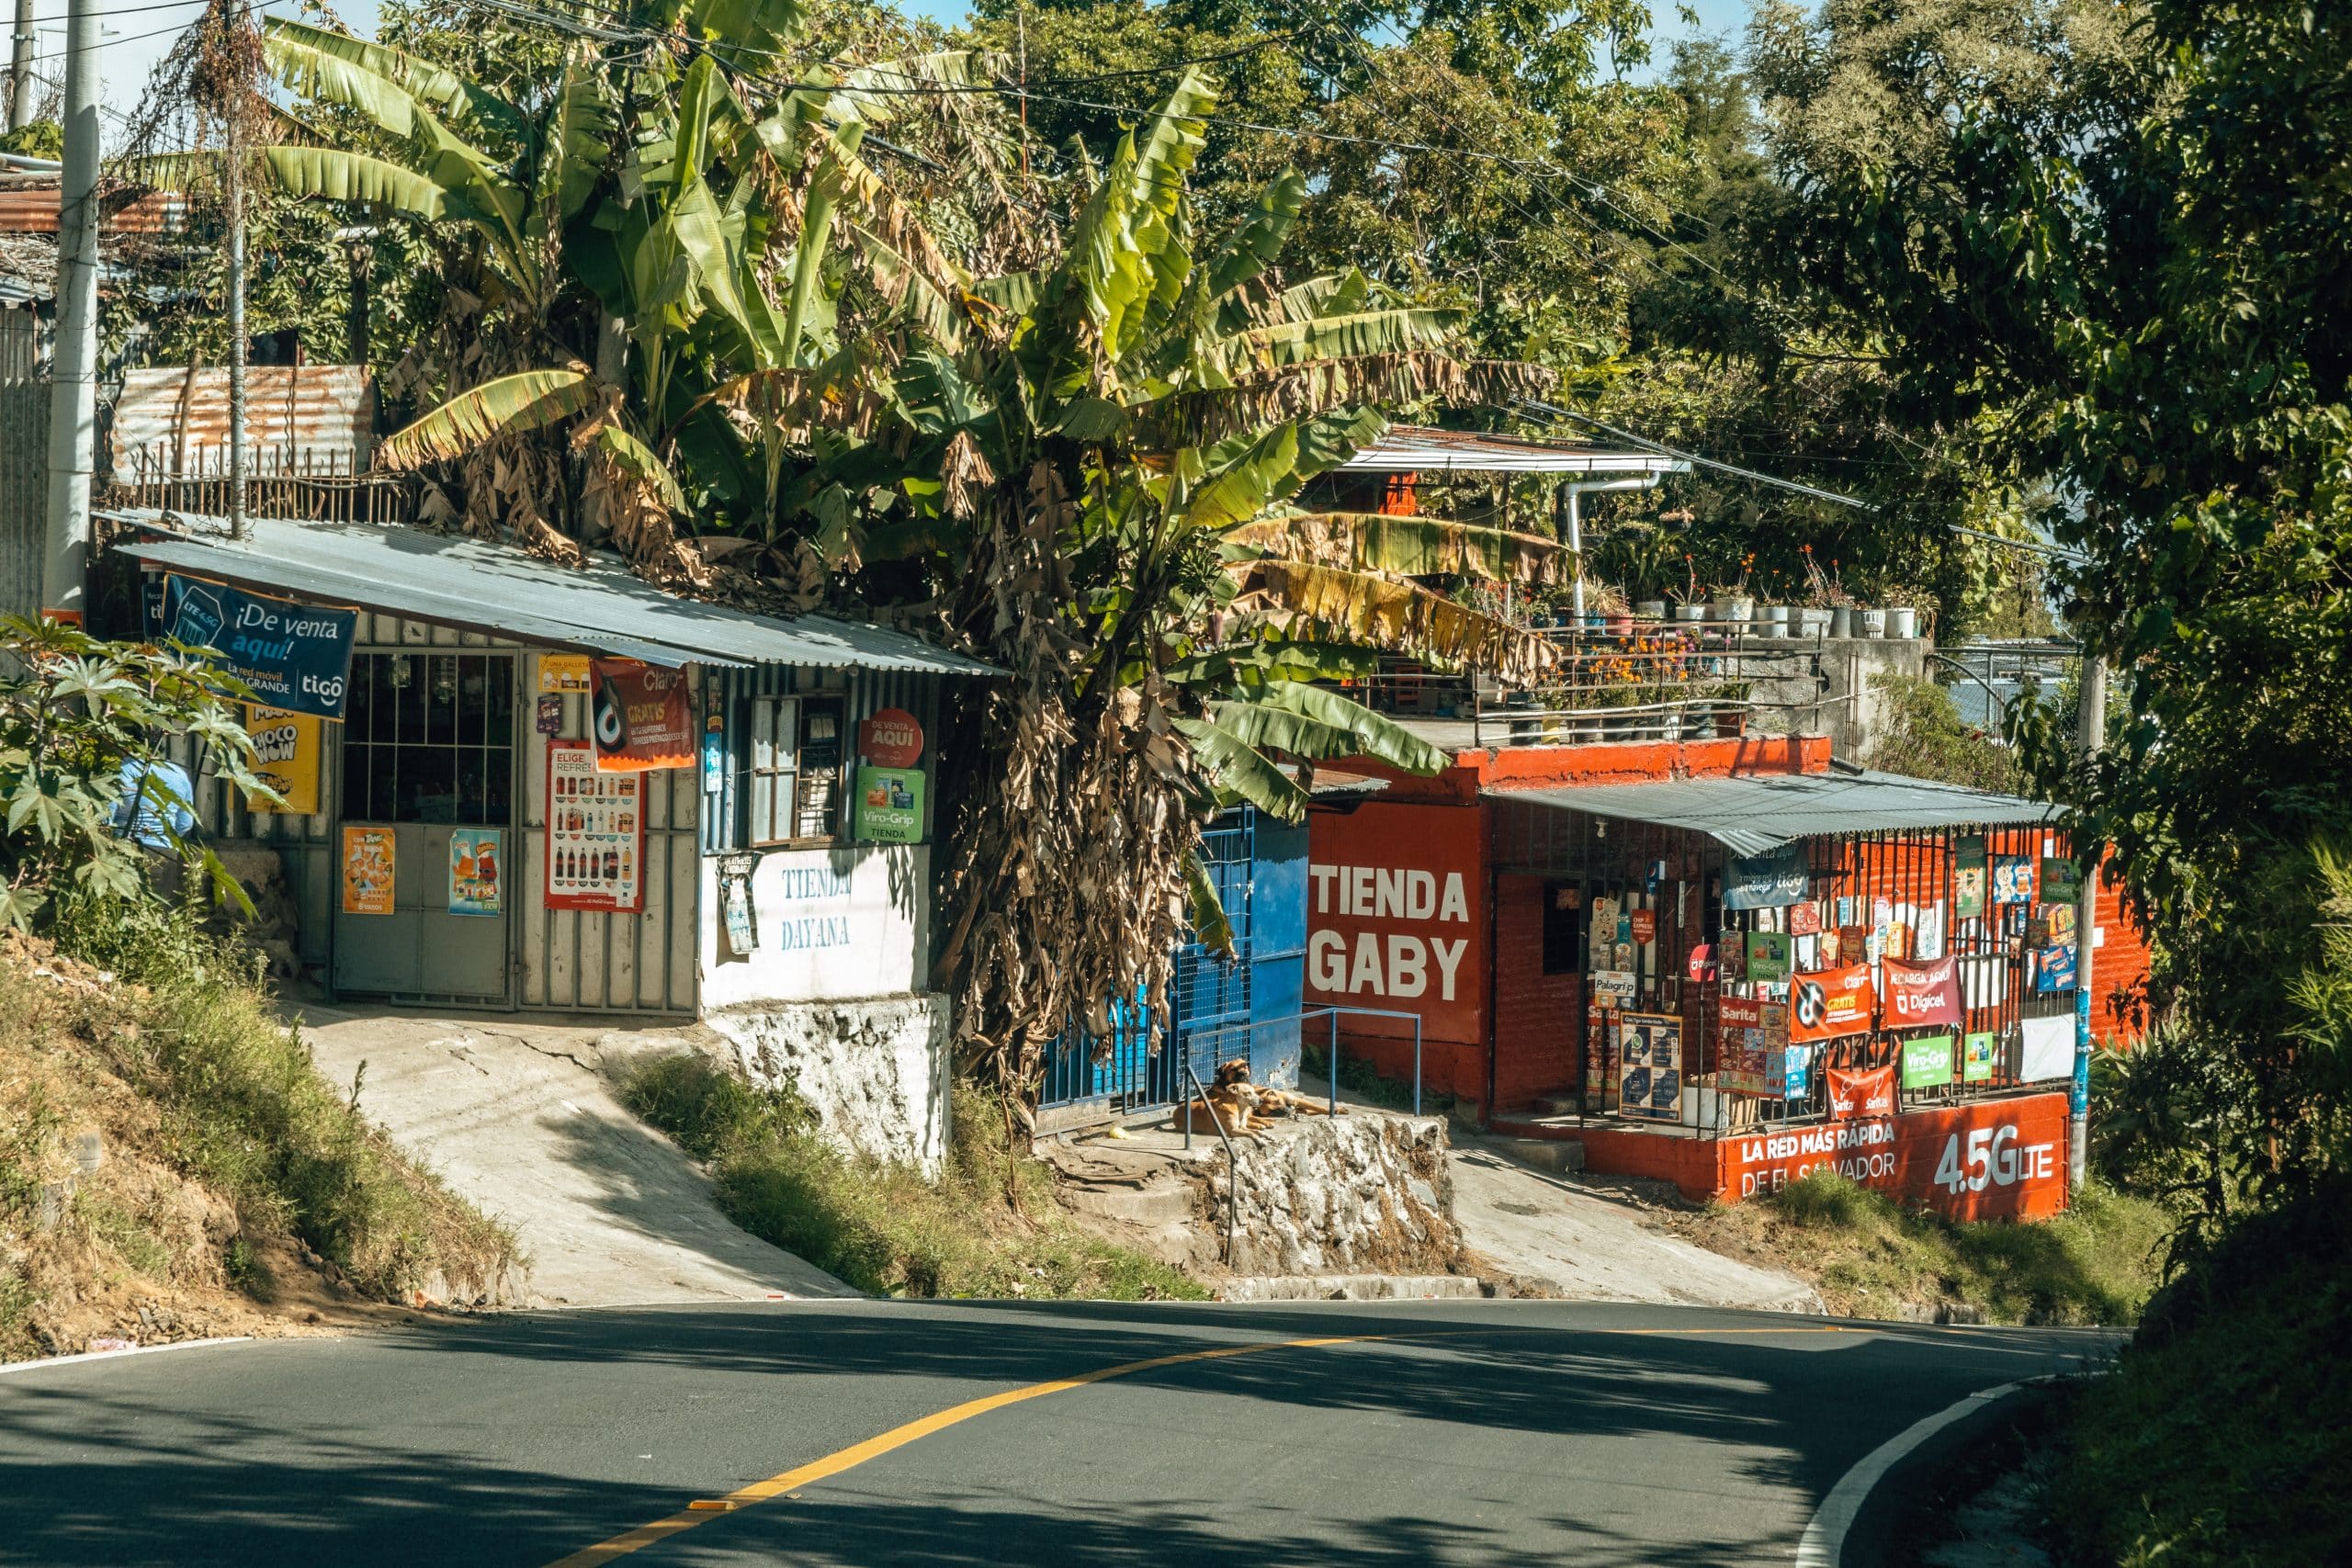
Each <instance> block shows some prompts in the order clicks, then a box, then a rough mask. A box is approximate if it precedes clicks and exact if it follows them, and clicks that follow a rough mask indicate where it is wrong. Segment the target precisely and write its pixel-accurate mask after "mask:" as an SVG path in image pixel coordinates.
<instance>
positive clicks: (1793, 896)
mask: <svg viewBox="0 0 2352 1568" xmlns="http://www.w3.org/2000/svg"><path fill="white" fill-rule="evenodd" d="M1812 885H1813V874H1812V871H1811V869H1810V868H1809V867H1808V866H1807V865H1806V863H1805V854H1804V845H1803V844H1783V845H1781V847H1780V848H1779V849H1777V850H1774V851H1773V852H1771V853H1770V854H1769V855H1754V856H1750V857H1747V858H1745V859H1739V858H1735V859H1734V860H1733V861H1732V863H1730V865H1728V866H1727V867H1725V868H1724V908H1726V909H1779V908H1786V907H1787V906H1789V905H1791V904H1802V903H1803V902H1804V897H1805V894H1806V893H1807V892H1809V891H1810V890H1811V888H1812Z"/></svg>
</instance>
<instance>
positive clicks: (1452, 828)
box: [1306, 736, 2144, 1217]
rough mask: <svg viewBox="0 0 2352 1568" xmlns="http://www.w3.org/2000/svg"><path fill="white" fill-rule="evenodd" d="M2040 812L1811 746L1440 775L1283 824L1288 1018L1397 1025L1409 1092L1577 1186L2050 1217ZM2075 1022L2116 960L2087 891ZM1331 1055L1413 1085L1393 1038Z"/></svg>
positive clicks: (2054, 962)
mask: <svg viewBox="0 0 2352 1568" xmlns="http://www.w3.org/2000/svg"><path fill="white" fill-rule="evenodd" d="M2046 811H2047V807H2044V806H2042V805H2041V804H2039V803H2036V802H2031V801H2026V800H2020V799H2017V798H2014V797H2011V796H2006V795H1988V794H1985V793H1983V792H1980V791H1973V790H1967V789H1962V788H1959V787H1957V786H1952V785H1948V784H1934V783H1929V782H1926V781H1921V780H1915V779H1905V778H1899V777H1895V776H1893V775H1888V774H1881V773H1861V772H1857V771H1854V770H1850V769H1843V770H1838V769H1833V768H1832V767H1831V765H1830V761H1829V748H1828V743H1827V742H1826V740H1824V739H1819V738H1812V737H1778V736H1768V737H1735V738H1726V739H1717V740H1695V741H1686V742H1681V743H1658V744H1648V745H1625V746H1608V745H1603V746H1575V747H1528V748H1506V749H1502V750H1479V751H1464V752H1463V753H1462V754H1461V755H1460V757H1459V758H1458V759H1457V761H1456V763H1455V765H1454V766H1453V767H1451V768H1449V769H1447V770H1446V771H1445V772H1444V773H1441V774H1439V775H1437V776H1436V777H1434V778H1427V779H1415V778H1403V777H1392V778H1391V782H1390V783H1389V785H1388V787H1387V788H1386V789H1385V790H1384V791H1383V792H1381V794H1380V795H1378V796H1377V797H1376V798H1374V799H1370V800H1367V801H1365V802H1364V803H1363V804H1362V805H1361V806H1358V807H1355V808H1354V809H1353V810H1352V811H1347V812H1318V813H1317V814H1316V816H1315V818H1313V822H1312V828H1311V849H1310V859H1311V863H1310V869H1309V877H1310V884H1309V889H1308V898H1309V905H1308V946H1307V974H1306V996H1307V1002H1308V1005H1309V1006H1310V1007H1311V1006H1316V1005H1319V1004H1329V1005H1332V1006H1336V1007H1343V1008H1352V1009H1359V1010H1364V1009H1379V1010H1386V1011H1389V1012H1395V1013H1403V1014H1408V1015H1410V1016H1411V1018H1413V1019H1418V1020H1419V1034H1420V1046H1421V1055H1422V1074H1423V1081H1424V1083H1425V1085H1426V1087H1427V1088H1428V1089H1430V1090H1432V1091H1435V1092H1441V1093H1449V1094H1452V1095H1453V1096H1454V1097H1455V1098H1456V1099H1457V1100H1464V1101H1467V1102H1469V1103H1470V1104H1471V1105H1473V1106H1475V1107H1476V1110H1477V1112H1478V1115H1479V1119H1480V1120H1481V1121H1482V1122H1484V1123H1485V1124H1486V1125H1487V1126H1488V1127H1490V1128H1491V1129H1493V1130H1495V1131H1498V1132H1504V1133H1509V1134H1518V1135H1522V1136H1532V1137H1544V1138H1559V1139H1568V1140H1574V1141H1577V1142H1579V1143H1581V1144H1582V1145H1584V1154H1585V1161H1586V1167H1587V1168H1589V1169H1591V1170H1595V1171H1602V1172H1614V1173H1622V1174H1629V1175H1640V1176H1649V1177H1657V1178H1661V1179H1668V1180H1671V1181H1673V1182H1674V1183H1675V1184H1676V1185H1677V1187H1678V1188H1679V1189H1680V1190H1682V1191H1683V1192H1684V1193H1685V1194H1686V1195H1688V1196H1691V1197H1693V1198H1702V1197H1720V1198H1724V1199H1727V1200H1737V1199H1740V1198H1744V1197H1749V1196H1753V1195H1755V1194H1756V1193H1758V1192H1760V1191H1767V1190H1771V1189H1774V1188H1777V1187H1780V1186H1782V1185H1784V1184H1786V1183H1787V1182H1789V1181H1792V1180H1795V1179H1798V1178H1799V1177H1801V1176H1803V1175H1804V1173H1805V1172H1806V1171H1808V1170H1810V1169H1812V1168H1814V1167H1815V1166H1818V1165H1830V1166H1833V1167H1835V1168H1838V1170H1840V1171H1842V1172H1844V1173H1845V1174H1847V1175H1849V1176H1850V1177H1851V1178H1853V1179H1855V1180H1857V1181H1860V1182H1861V1183H1863V1184H1865V1185H1867V1186H1871V1187H1875V1188H1879V1189H1882V1190H1886V1191H1889V1192H1891V1193H1894V1194H1896V1195H1898V1196H1901V1197H1903V1198H1904V1199H1905V1200H1907V1201H1918V1202H1923V1203H1928V1204H1930V1205H1932V1206H1934V1207H1937V1208H1939V1209H1941V1210H1943V1211H1945V1212H1948V1213H1956V1214H1962V1215H1967V1216H1972V1217H1973V1216H1990V1215H2041V1214H2046V1213H2055V1212H2057V1211H2058V1210H2059V1209H2060V1208H2062V1207H2063V1206H2064V1192H2065V1171H2066V1148H2065V1139H2066V1135H2067V1089H2068V1085H2069V1080H2070V1078H2071V1077H2072V1074H2073V1070H2074V1057H2075V998H2076V987H2075V974H2076V970H2077V967H2078V965H2077V963H2076V955H2077V953H2078V951H2079V947H2078V943H2079V942H2080V940H2081V939H2082V938H2083V936H2084V935H2085V934H2086V933H2081V932H2078V931H2075V897H2076V888H2075V886H2074V882H2073V875H2074V874H2073V871H2072V868H2071V862H2069V861H2068V860H2067V859H2066V858H2065V855H2066V849H2065V845H2064V842H2063V841H2062V840H2060V838H2059V837H2058V835H2057V834H2056V833H2055V832H2054V831H2053V830H2052V829H2050V828H2049V827H2048V826H2046V825H2045V822H2044V817H2045V814H2046ZM2098 909H2099V920H2098V924H2097V927H2096V929H2095V930H2094V931H2091V932H2089V933H2087V937H2088V940H2089V942H2091V943H2092V946H2093V950H2094V952H2095V953H2096V955H2097V957H2096V961H2095V964H2094V966H2093V967H2094V970H2095V973H2096V976H2097V979H2096V981H2095V989H2096V992H2097V995H2096V996H2095V998H2094V1001H2095V1003H2097V1005H2095V1006H2094V1007H2093V1008H2092V1014H2093V1020H2094V1029H2095V1031H2096V1032H2098V1033H2100V1034H2103V1035H2119V1034H2122V1033H2125V1032H2128V1031H2127V1026H2126V1024H2125V1022H2124V1015H2123V1010H2122V1008H2121V1005H2120V992H2122V991H2124V990H2125V989H2128V986H2127V985H2126V984H2123V983H2127V982H2130V981H2132V980H2136V978H2137V977H2138V976H2139V975H2140V973H2141V972H2142V971H2143V968H2144V955H2143V953H2142V952H2141V950H2140V948H2139V946H2138V942H2137V939H2136V937H2135V935H2134V933H2133V929H2132V928H2131V925H2130V924H2129V923H2128V921H2127V920H2126V919H2124V917H2123V916H2122V915H2121V913H2120V909H2119V908H2117V905H2116V900H2115V897H2114V895H2113V893H2112V892H2111V891H2109V890H2104V889H2103V890H2102V892H2101V896H2100V898H2099V902H2098ZM1342 1018H1343V1019H1344V1020H1345V1022H1343V1024H1342V1028H1343V1029H1344V1030H1345V1031H1346V1032H1344V1033H1343V1035H1342V1048H1343V1049H1344V1050H1345V1051H1346V1052H1347V1053H1348V1054H1349V1055H1359V1056H1368V1057H1370V1058H1371V1059H1372V1060H1373V1061H1374V1063H1375V1064H1376V1065H1377V1066H1379V1067H1380V1068H1381V1070H1382V1071H1384V1072H1385V1073H1388V1074H1390V1075H1391V1076H1395V1077H1409V1076H1410V1075H1411V1073H1412V1071H1413V1059H1412V1058H1413V1039H1412V1033H1413V1026H1412V1023H1411V1022H1410V1021H1408V1020H1405V1019H1389V1018H1374V1017H1366V1016H1363V1015H1362V1014H1361V1013H1359V1014H1352V1015H1342Z"/></svg>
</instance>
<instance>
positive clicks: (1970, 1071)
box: [1960, 1030, 2001, 1083]
mask: <svg viewBox="0 0 2352 1568" xmlns="http://www.w3.org/2000/svg"><path fill="white" fill-rule="evenodd" d="M2000 1057H2001V1037H2000V1036H1999V1035H1997V1034H1995V1033H1993V1032H1991V1031H1990V1030H1984V1031H1980V1032H1976V1033H1973V1034H1971V1035H1970V1036H1969V1037H1968V1038H1967V1039H1965V1040H1963V1041H1962V1042H1961V1055H1960V1081H1961V1082H1962V1083H1991V1082H1992V1081H1993V1069H1994V1066H1995V1064H1996V1063H1997V1062H1998V1061H1999V1060H2000Z"/></svg>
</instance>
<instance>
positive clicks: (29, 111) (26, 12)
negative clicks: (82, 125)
mask: <svg viewBox="0 0 2352 1568" xmlns="http://www.w3.org/2000/svg"><path fill="white" fill-rule="evenodd" d="M8 46H9V47H8V129H9V130H24V129H25V127H26V126H28V125H29V124H31V123H32V118H33V0H17V30H16V31H15V32H13V33H11V34H9V35H8Z"/></svg>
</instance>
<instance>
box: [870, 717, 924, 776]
mask: <svg viewBox="0 0 2352 1568" xmlns="http://www.w3.org/2000/svg"><path fill="white" fill-rule="evenodd" d="M857 750H858V753H859V754H860V755H861V756H863V757H864V758H865V760H866V761H869V762H871V763H873V764H874V765H875V766H876V767H877V768H911V767H913V766H914V765H915V764H916V763H917V762H919V761H922V725H921V724H919V723H917V722H916V720H915V716H914V715H912V714H910V713H909V712H908V711H907V710H906V709H904V708H884V709H882V710H881V711H880V712H878V713H876V715H875V716H873V717H872V718H869V719H866V720H865V721H864V722H863V723H861V724H860V725H859V726H858V727H857Z"/></svg>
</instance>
